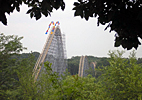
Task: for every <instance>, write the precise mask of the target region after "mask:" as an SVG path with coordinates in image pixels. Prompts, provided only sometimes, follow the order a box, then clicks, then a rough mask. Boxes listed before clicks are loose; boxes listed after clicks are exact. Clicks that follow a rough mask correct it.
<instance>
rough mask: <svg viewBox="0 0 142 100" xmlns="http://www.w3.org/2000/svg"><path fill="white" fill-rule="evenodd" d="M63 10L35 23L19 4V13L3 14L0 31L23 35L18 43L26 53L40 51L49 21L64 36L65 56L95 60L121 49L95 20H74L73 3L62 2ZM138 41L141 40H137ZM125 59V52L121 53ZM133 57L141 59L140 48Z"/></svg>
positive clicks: (78, 18)
mask: <svg viewBox="0 0 142 100" xmlns="http://www.w3.org/2000/svg"><path fill="white" fill-rule="evenodd" d="M64 1H65V4H66V7H65V10H64V11H62V10H61V9H59V10H57V11H56V10H54V11H53V13H52V14H51V17H50V16H49V17H44V16H42V18H41V19H39V20H38V21H36V20H35V18H32V19H31V18H30V15H28V14H26V11H27V10H28V7H27V6H25V5H23V6H22V7H21V11H20V13H19V12H17V11H14V13H12V14H11V15H10V16H9V15H7V18H8V25H7V26H4V25H3V24H2V23H0V32H2V33H4V34H5V35H12V34H14V35H18V36H23V37H24V39H23V40H22V41H21V42H22V43H23V46H25V47H27V48H28V50H25V51H24V52H26V53H29V52H30V51H33V52H34V51H37V52H41V51H42V48H43V46H44V44H45V41H46V38H47V37H48V35H46V34H45V32H46V30H47V28H48V25H49V24H50V22H51V21H54V22H56V21H59V22H60V29H61V32H62V33H64V34H65V35H66V50H67V57H68V58H70V57H72V56H81V55H92V56H95V57H108V55H107V54H108V51H109V50H117V49H118V50H124V49H123V48H122V47H119V48H116V47H114V39H115V38H114V34H115V32H112V33H109V29H108V30H107V31H104V28H105V26H101V25H100V26H99V27H97V19H96V18H89V21H86V20H85V19H81V18H80V17H79V16H78V17H74V11H73V10H72V8H73V2H74V1H77V0H64ZM141 42H142V41H141ZM125 51H126V53H125V55H124V56H125V57H128V55H129V52H131V50H129V51H127V50H125ZM136 52H137V57H142V46H139V48H138V49H137V51H136Z"/></svg>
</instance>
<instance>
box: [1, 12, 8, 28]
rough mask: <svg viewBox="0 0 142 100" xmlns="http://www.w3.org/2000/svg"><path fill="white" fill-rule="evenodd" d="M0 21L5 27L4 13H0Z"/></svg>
mask: <svg viewBox="0 0 142 100" xmlns="http://www.w3.org/2000/svg"><path fill="white" fill-rule="evenodd" d="M0 21H2V23H3V24H4V25H7V19H6V16H5V14H4V13H0Z"/></svg>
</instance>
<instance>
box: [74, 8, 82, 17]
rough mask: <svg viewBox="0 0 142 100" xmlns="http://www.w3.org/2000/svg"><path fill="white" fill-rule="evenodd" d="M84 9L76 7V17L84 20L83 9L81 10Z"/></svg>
mask: <svg viewBox="0 0 142 100" xmlns="http://www.w3.org/2000/svg"><path fill="white" fill-rule="evenodd" d="M81 8H82V7H76V11H75V13H74V16H81V18H83V9H81Z"/></svg>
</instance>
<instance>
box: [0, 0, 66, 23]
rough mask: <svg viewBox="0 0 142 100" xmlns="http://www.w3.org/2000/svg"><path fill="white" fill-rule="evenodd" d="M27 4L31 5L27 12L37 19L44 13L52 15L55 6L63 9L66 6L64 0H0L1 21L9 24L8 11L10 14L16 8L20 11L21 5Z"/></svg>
mask: <svg viewBox="0 0 142 100" xmlns="http://www.w3.org/2000/svg"><path fill="white" fill-rule="evenodd" d="M22 4H26V5H28V7H29V10H28V11H27V14H30V17H31V18H32V17H35V18H36V20H38V19H40V18H41V16H42V14H43V15H45V16H46V17H47V16H48V15H51V12H52V11H53V8H55V9H56V10H57V9H59V8H60V7H61V9H62V10H64V8H65V3H64V2H63V0H42V1H41V0H0V21H1V22H2V23H3V24H4V25H7V18H6V15H5V14H6V13H8V14H10V13H12V12H13V11H14V10H15V9H16V10H17V11H18V12H19V11H20V6H21V5H22Z"/></svg>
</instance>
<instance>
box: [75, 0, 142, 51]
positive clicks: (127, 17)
mask: <svg viewBox="0 0 142 100" xmlns="http://www.w3.org/2000/svg"><path fill="white" fill-rule="evenodd" d="M74 6H75V7H74V8H73V10H75V13H74V15H75V16H81V18H85V19H86V20H88V19H89V17H98V26H99V24H102V25H105V24H107V27H106V28H105V30H106V29H107V28H110V32H111V31H115V32H116V38H115V44H114V46H115V47H118V46H120V45H122V47H123V48H124V49H125V48H126V49H127V50H130V49H132V48H133V47H134V48H135V49H137V47H138V46H139V45H140V44H141V43H140V41H139V39H138V37H140V38H141V39H142V28H141V26H142V19H141V17H142V1H141V0H78V2H75V3H74Z"/></svg>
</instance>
